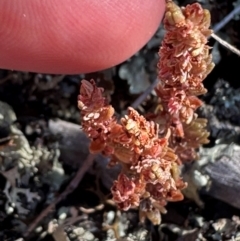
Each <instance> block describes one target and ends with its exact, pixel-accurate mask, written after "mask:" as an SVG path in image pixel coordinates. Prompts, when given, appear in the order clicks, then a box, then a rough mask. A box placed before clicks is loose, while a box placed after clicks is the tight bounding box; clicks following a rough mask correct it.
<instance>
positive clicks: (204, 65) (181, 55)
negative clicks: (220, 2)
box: [156, 1, 214, 161]
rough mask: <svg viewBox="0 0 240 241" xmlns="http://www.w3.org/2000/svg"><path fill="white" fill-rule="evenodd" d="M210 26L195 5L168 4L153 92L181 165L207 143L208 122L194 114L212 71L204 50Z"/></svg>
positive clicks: (191, 158) (204, 14) (209, 57)
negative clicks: (169, 129) (157, 74)
mask: <svg viewBox="0 0 240 241" xmlns="http://www.w3.org/2000/svg"><path fill="white" fill-rule="evenodd" d="M209 26H210V13H209V11H208V10H204V9H202V7H201V5H199V4H198V3H194V4H191V5H187V6H186V7H182V8H180V7H178V6H177V5H176V4H175V3H174V2H172V1H167V3H166V14H165V18H164V27H165V29H166V34H165V37H164V39H163V42H162V46H161V48H160V51H159V56H160V61H159V64H158V67H159V79H160V81H159V84H158V86H157V88H156V92H157V95H158V96H159V99H160V108H158V109H160V110H161V111H159V113H158V114H159V115H158V119H160V120H159V122H161V123H162V122H164V124H165V126H164V128H169V127H171V130H172V138H171V144H170V146H171V147H174V149H175V150H176V153H177V154H178V155H179V157H180V159H181V160H182V161H185V160H193V159H194V158H196V153H195V149H196V148H198V147H199V146H200V145H202V144H206V143H207V142H208V136H209V134H208V132H207V131H206V130H205V127H206V124H207V121H206V120H205V119H201V118H197V114H196V113H195V111H196V109H197V108H198V107H200V106H201V105H202V101H201V100H200V99H198V97H197V96H198V95H201V94H204V93H206V89H205V88H204V86H203V84H202V82H203V80H204V79H205V78H206V76H207V75H208V74H209V73H210V72H211V70H212V69H213V67H214V64H213V62H212V56H211V55H210V54H209V46H207V39H208V37H209V36H210V35H211V33H212V31H211V30H210V29H209Z"/></svg>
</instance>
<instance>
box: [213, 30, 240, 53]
mask: <svg viewBox="0 0 240 241" xmlns="http://www.w3.org/2000/svg"><path fill="white" fill-rule="evenodd" d="M211 36H212V37H213V38H214V39H215V40H217V41H218V42H219V43H220V44H221V45H222V46H224V47H225V48H227V49H229V50H230V51H232V52H233V53H235V54H236V55H238V56H240V50H238V49H237V48H235V47H234V46H232V45H231V44H229V43H228V42H226V41H225V40H223V39H221V38H220V37H219V36H217V35H216V34H215V33H212V34H211Z"/></svg>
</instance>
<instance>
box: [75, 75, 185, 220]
mask: <svg viewBox="0 0 240 241" xmlns="http://www.w3.org/2000/svg"><path fill="white" fill-rule="evenodd" d="M78 106H79V108H80V110H81V114H82V128H83V130H84V131H85V133H86V134H87V135H88V137H89V138H90V140H91V144H90V151H91V152H92V153H102V154H104V155H107V156H109V157H110V158H111V161H110V165H113V164H121V165H122V172H121V173H120V174H119V176H118V179H117V180H116V181H114V184H113V187H112V190H111V191H112V195H113V200H114V201H115V203H116V204H117V205H118V207H119V208H120V209H122V210H128V209H129V208H136V207H140V211H141V212H140V213H141V218H144V217H147V218H149V219H150V220H151V221H152V222H153V223H154V224H159V223H160V220H161V215H160V212H163V211H164V210H165V209H164V206H165V205H166V203H167V201H179V200H182V199H183V195H182V193H181V191H180V190H181V189H183V188H184V187H185V186H186V184H185V183H184V182H183V181H182V180H181V178H180V177H179V171H178V170H179V169H178V168H179V167H178V163H177V156H176V155H175V154H174V152H173V150H172V149H170V148H169V147H168V138H169V136H170V133H168V134H167V135H166V136H165V137H163V138H159V136H158V134H159V126H158V124H156V123H154V122H153V121H147V120H146V119H145V118H144V117H143V116H141V115H139V114H138V113H137V112H136V111H135V110H134V109H132V108H129V109H128V115H126V116H125V117H123V118H122V119H121V120H120V122H119V123H118V122H117V121H116V119H115V118H114V110H113V107H112V106H111V105H109V104H108V103H107V102H106V100H105V98H104V97H103V96H102V89H101V88H98V87H97V86H96V84H95V82H94V81H93V80H91V81H90V82H88V81H86V80H83V81H82V85H81V89H80V95H79V100H78Z"/></svg>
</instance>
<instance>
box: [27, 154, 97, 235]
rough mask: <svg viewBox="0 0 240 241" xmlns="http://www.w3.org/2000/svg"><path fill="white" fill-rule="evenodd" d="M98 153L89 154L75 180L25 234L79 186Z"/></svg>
mask: <svg viewBox="0 0 240 241" xmlns="http://www.w3.org/2000/svg"><path fill="white" fill-rule="evenodd" d="M95 157H96V155H93V154H89V155H88V157H87V159H86V160H85V161H84V165H82V166H81V167H80V168H79V169H78V172H77V174H76V176H75V177H74V178H73V180H72V181H71V182H70V183H69V185H68V186H67V187H66V189H65V190H64V192H62V193H61V194H60V195H59V196H58V197H57V198H56V199H55V200H54V202H52V203H51V204H50V205H49V206H47V207H46V209H44V210H43V211H42V212H41V213H40V214H39V215H38V216H37V218H36V219H35V220H34V221H33V222H32V224H31V225H30V226H29V227H28V229H27V231H26V233H25V234H24V236H25V237H27V236H29V234H30V233H31V232H32V231H33V230H34V229H35V228H36V227H37V225H38V224H39V223H40V222H41V221H42V219H43V218H44V217H46V216H47V215H48V214H49V213H50V212H51V211H52V210H53V209H54V208H55V206H56V205H57V204H58V203H59V202H60V201H61V200H63V199H64V198H66V196H68V194H70V193H71V192H72V191H74V189H75V188H76V187H77V186H78V184H79V182H80V181H81V179H82V178H83V176H84V174H85V173H86V172H87V171H88V169H89V168H90V167H91V166H92V164H93V162H94V159H95Z"/></svg>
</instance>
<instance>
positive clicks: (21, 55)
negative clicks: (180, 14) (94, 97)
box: [0, 0, 165, 74]
mask: <svg viewBox="0 0 240 241" xmlns="http://www.w3.org/2000/svg"><path fill="white" fill-rule="evenodd" d="M164 8H165V0H1V1H0V68H2V69H12V70H21V71H32V72H40V73H55V74H76V73H87V72H93V71H97V70H102V69H106V68H109V67H112V66H114V65H117V64H119V63H121V62H123V61H124V60H126V59H127V58H129V57H131V56H132V55H133V54H134V53H136V52H137V51H138V50H139V49H140V48H141V47H143V46H144V44H146V43H147V41H148V40H149V39H150V38H151V37H152V36H153V34H154V33H155V31H156V30H157V28H158V26H159V24H160V22H161V20H162V17H163V13H164Z"/></svg>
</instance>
